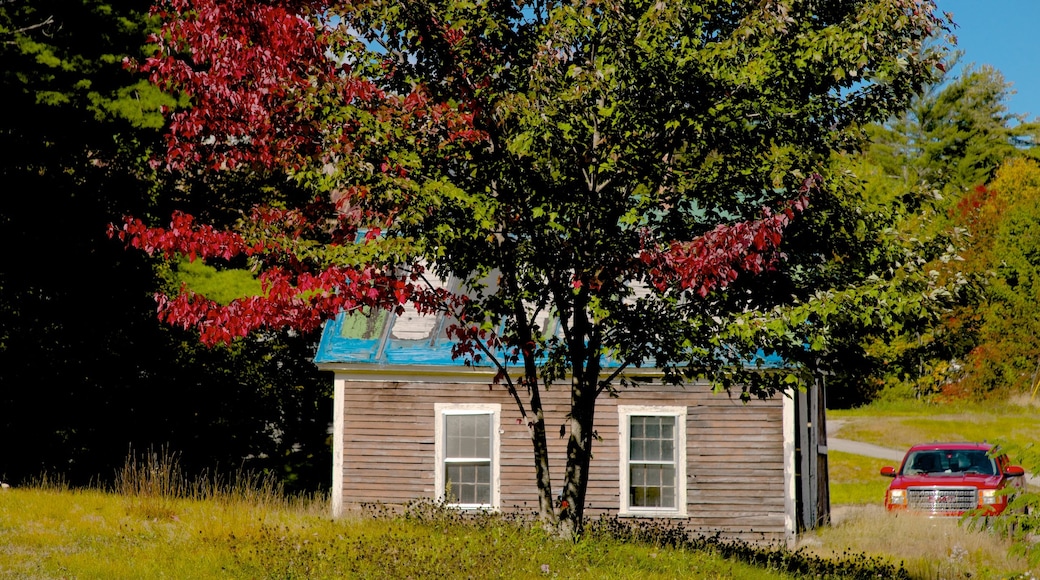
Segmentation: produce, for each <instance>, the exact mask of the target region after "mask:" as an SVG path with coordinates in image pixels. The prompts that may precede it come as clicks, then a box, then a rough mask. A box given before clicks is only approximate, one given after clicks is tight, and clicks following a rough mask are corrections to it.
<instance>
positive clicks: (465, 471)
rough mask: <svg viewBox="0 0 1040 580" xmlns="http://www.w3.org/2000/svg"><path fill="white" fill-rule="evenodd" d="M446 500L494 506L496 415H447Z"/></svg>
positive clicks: (445, 442)
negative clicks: (493, 440)
mask: <svg viewBox="0 0 1040 580" xmlns="http://www.w3.org/2000/svg"><path fill="white" fill-rule="evenodd" d="M444 423H445V429H444V437H445V441H444V496H445V500H446V501H448V502H449V503H459V504H476V505H490V504H491V480H492V473H491V445H492V440H491V436H492V434H491V425H492V415H491V414H490V413H481V414H459V415H452V414H447V413H446V414H445V415H444Z"/></svg>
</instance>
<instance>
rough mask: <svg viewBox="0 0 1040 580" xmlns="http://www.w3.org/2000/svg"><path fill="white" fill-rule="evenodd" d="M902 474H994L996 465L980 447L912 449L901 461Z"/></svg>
mask: <svg viewBox="0 0 1040 580" xmlns="http://www.w3.org/2000/svg"><path fill="white" fill-rule="evenodd" d="M902 473H903V475H929V474H935V475H941V474H944V473H945V474H951V473H978V474H981V475H995V474H996V473H997V470H996V465H995V464H994V462H993V459H992V458H991V457H989V455H988V454H987V453H986V451H984V450H981V449H963V450H960V449H959V450H950V449H946V450H944V449H934V450H928V451H914V452H912V453H911V454H910V455H909V456H908V457H907V458H906V461H904V462H903V472H902Z"/></svg>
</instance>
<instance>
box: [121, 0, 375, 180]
mask: <svg viewBox="0 0 1040 580" xmlns="http://www.w3.org/2000/svg"><path fill="white" fill-rule="evenodd" d="M323 8H324V3H322V2H311V1H309V0H295V1H290V0H282V1H276V2H251V1H249V0H166V2H165V3H164V4H161V5H159V6H157V7H156V8H154V9H153V12H154V13H156V14H158V15H159V16H160V17H161V18H162V19H163V21H164V22H163V28H162V34H161V35H158V36H156V37H154V38H153V39H152V40H153V41H154V42H155V43H156V44H157V45H158V46H159V51H158V53H157V54H156V55H155V56H154V57H152V58H149V59H148V60H147V61H146V62H145V63H144V65H143V66H142V67H141V68H142V69H143V70H144V71H146V72H149V73H150V74H151V78H152V81H153V82H155V83H156V84H157V85H159V86H160V87H163V88H165V89H168V90H172V91H175V92H183V93H185V94H187V95H188V96H189V97H191V100H192V107H191V108H190V109H188V110H185V111H182V112H179V113H176V114H175V115H174V116H173V119H172V121H171V124H170V132H169V133H168V137H167V145H168V152H167V159H166V161H167V163H168V164H169V165H170V166H172V167H182V166H185V165H190V164H193V163H199V162H205V163H207V164H209V165H211V166H213V167H234V166H235V165H237V164H239V163H243V162H245V163H250V164H258V165H261V166H266V167H269V166H273V165H275V164H276V163H284V162H285V161H286V160H287V159H289V158H294V159H295V158H297V155H298V154H301V153H302V154H304V155H306V154H307V153H308V152H309V151H312V150H313V148H314V145H315V143H316V137H317V128H316V127H315V125H314V124H313V123H312V122H311V121H309V120H308V119H306V118H304V116H303V115H301V112H300V110H299V109H298V107H297V105H298V100H299V97H300V96H301V95H303V94H307V93H312V92H314V91H315V90H317V89H318V88H320V87H323V86H327V85H330V84H337V85H338V86H340V88H341V89H342V90H345V91H346V94H345V95H344V97H345V98H353V97H355V96H356V95H358V94H371V87H370V86H368V85H370V83H365V82H363V81H360V80H358V79H351V80H350V82H348V83H340V82H339V81H338V80H337V78H336V75H337V69H338V66H337V65H336V63H335V62H334V61H333V59H330V58H329V57H328V55H327V51H326V47H325V46H324V43H323V37H322V35H321V30H320V29H317V28H315V26H314V25H313V24H312V23H311V21H310V20H309V19H308V18H307V17H306V15H308V14H315V13H318V12H320V11H321V10H322V9H323ZM351 92H353V93H354V94H351Z"/></svg>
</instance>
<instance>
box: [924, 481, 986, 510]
mask: <svg viewBox="0 0 1040 580" xmlns="http://www.w3.org/2000/svg"><path fill="white" fill-rule="evenodd" d="M906 495H907V502H908V506H909V508H910V509H912V510H920V511H926V512H932V513H948V512H963V511H967V510H973V509H975V508H976V507H978V505H979V500H978V491H977V490H976V489H975V488H974V487H911V488H909V489H907V490H906Z"/></svg>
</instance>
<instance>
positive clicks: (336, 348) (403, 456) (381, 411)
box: [315, 313, 829, 544]
mask: <svg viewBox="0 0 1040 580" xmlns="http://www.w3.org/2000/svg"><path fill="white" fill-rule="evenodd" d="M442 324H443V322H442V321H440V320H438V319H436V318H435V317H419V316H410V315H407V314H406V315H404V316H401V317H395V316H392V315H387V314H386V313H384V314H382V315H380V316H376V317H372V318H364V317H358V316H353V317H348V316H340V317H339V318H337V319H336V320H334V321H330V322H329V323H328V324H327V325H326V328H325V330H324V334H323V336H322V339H321V342H320V345H319V347H318V351H317V355H316V357H315V362H316V363H317V364H318V365H319V367H320V368H322V369H324V370H328V371H332V372H333V373H334V379H333V380H334V385H335V406H334V409H335V415H334V421H333V424H334V440H333V473H332V511H333V514H334V515H340V514H343V513H344V512H345V511H346V510H348V509H350V508H351V507H352V506H358V505H361V504H368V503H382V504H404V503H406V502H408V501H410V500H414V499H418V498H430V499H441V500H443V499H447V500H448V501H449V503H454V504H457V505H458V506H459V507H460V508H463V509H467V508H470V509H491V510H502V511H508V510H516V509H520V510H530V511H533V510H534V509H535V508H536V507H537V493H536V486H535V478H534V467H533V465H534V461H533V452H532V446H531V439H530V436H529V434H528V430H527V427H526V426H525V425H523V424H521V423H522V422H521V421H520V413H519V411H518V410H517V409H516V407H515V405H514V403H513V402H512V400H511V398H510V397H509V396H508V395H507V394H506V393H505V390H504V388H502V387H492V386H491V383H492V377H493V374H494V372H493V371H492V370H491V369H490V368H474V367H466V366H464V365H462V364H460V363H459V362H457V361H454V360H452V358H451V355H450V344H449V343H447V341H446V339H444V338H443V337H444V335H445V333H444V332H443V328H442ZM772 362H773V363H776V362H778V361H772ZM568 396H569V393H568V390H567V389H566V388H555V389H550V390H549V391H547V392H545V393H543V403H544V404H545V409H546V424H547V428H548V430H549V441H548V443H549V447H550V463H551V467H552V469H554V470H558V471H553V472H552V477H553V481H554V483H555V484H556V485H559V482H560V481H562V475H563V474H562V469H563V466H564V463H565V462H564V457H565V451H566V443H567V440H566V438H565V437H559V436H557V435H556V432H557V427H560V426H562V425H564V424H565V422H566V421H565V415H566V413H567V411H568V409H569V399H568ZM823 417H824V409H823V401H822V389H820V388H814V389H811V390H810V392H809V393H808V394H805V393H802V394H798V395H796V396H794V397H789V396H777V397H775V398H772V399H769V400H754V401H751V402H749V403H746V404H745V403H743V402H741V401H740V400H739V399H738V398H737V397H735V396H734V397H730V396H729V395H727V394H726V393H714V392H712V390H711V388H710V387H709V386H708V385H706V384H692V385H686V386H685V387H675V386H670V385H663V384H649V385H645V386H640V387H638V388H633V389H624V390H622V391H621V392H620V395H619V396H618V397H617V398H611V397H606V396H604V397H601V398H600V400H599V402H598V405H597V409H596V419H595V422H596V429H597V433H598V436H599V438H600V439H599V440H597V441H596V443H595V444H594V448H593V454H594V457H593V459H592V463H591V466H590V477H589V484H588V491H587V496H586V511H585V513H586V517H587V518H595V517H596V516H597V515H601V514H609V515H617V516H620V517H624V518H629V517H631V518H665V519H667V520H669V521H674V522H681V523H682V524H683V525H684V527H685V528H686V529H688V530H690V531H691V532H694V533H701V534H705V535H710V534H715V533H716V532H718V533H720V534H721V535H723V536H724V537H730V538H734V539H742V540H747V541H756V542H757V541H764V542H777V541H786V542H787V543H789V544H790V543H791V542H793V541H794V539H795V537H796V535H797V533H798V532H799V531H801V530H805V529H808V528H813V527H816V526H817V525H818V524H821V523H826V522H827V521H828V517H829V516H828V514H829V506H828V499H827V470H826V465H827V463H826V444H825V439H824V432H825V429H824V428H823ZM554 491H556V490H554Z"/></svg>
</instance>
